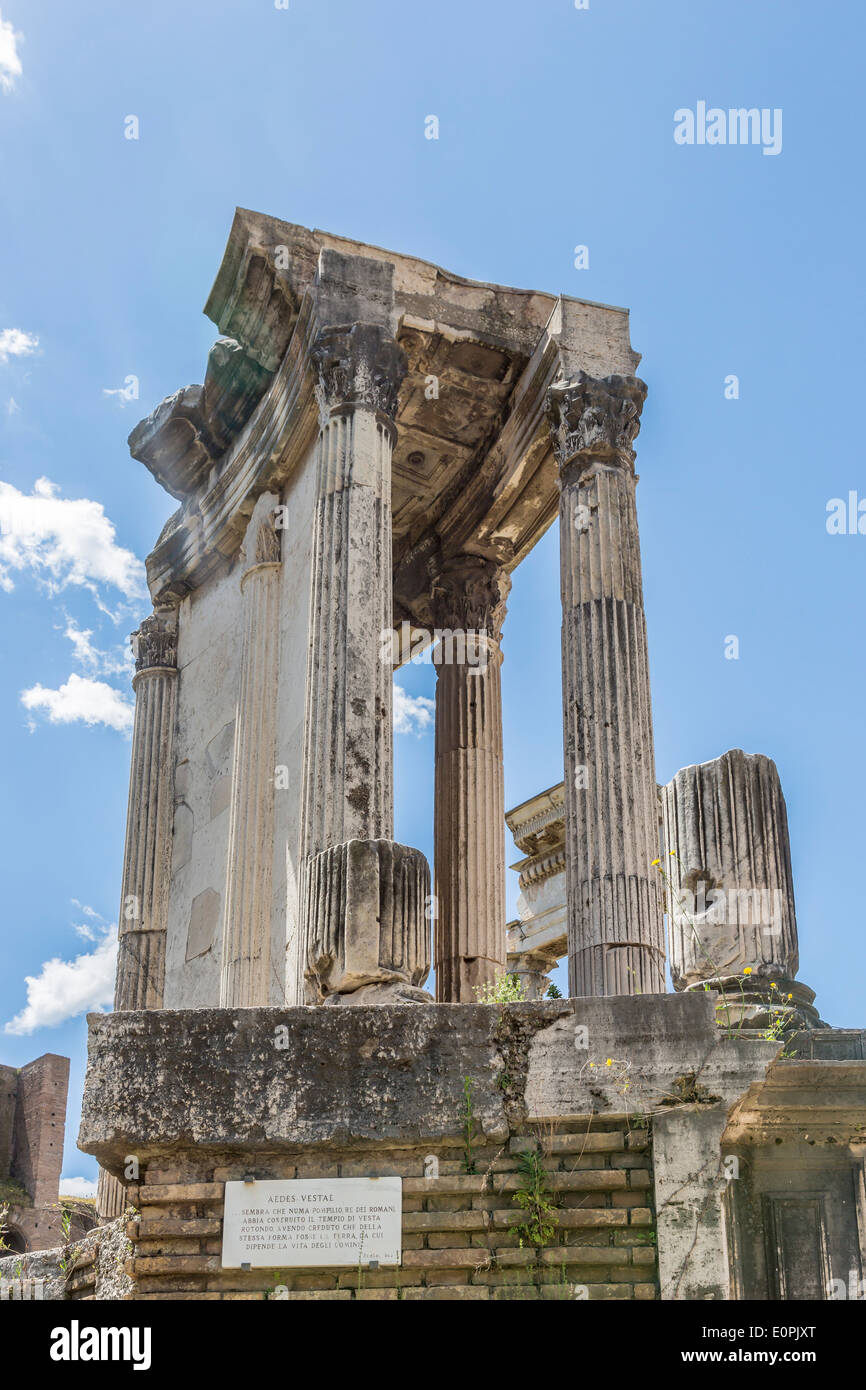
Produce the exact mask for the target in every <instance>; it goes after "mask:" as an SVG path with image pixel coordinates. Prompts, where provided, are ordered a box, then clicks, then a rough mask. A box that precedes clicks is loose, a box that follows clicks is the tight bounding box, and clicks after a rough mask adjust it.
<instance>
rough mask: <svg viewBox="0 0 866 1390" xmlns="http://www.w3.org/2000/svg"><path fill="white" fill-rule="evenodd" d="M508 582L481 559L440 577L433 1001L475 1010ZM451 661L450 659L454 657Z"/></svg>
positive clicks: (500, 938) (496, 836)
mask: <svg viewBox="0 0 866 1390" xmlns="http://www.w3.org/2000/svg"><path fill="white" fill-rule="evenodd" d="M509 588H510V580H509V579H508V576H507V575H506V574H505V572H504V571H503V570H501V569H500V568H499V567H498V566H497V565H495V564H494V563H492V562H487V561H484V560H483V559H481V558H480V557H465V558H464V559H462V561H460V562H458V563H457V564H453V563H452V564H451V565H450V566H449V567H448V569H447V570H446V571H445V572H444V573H443V574H440V575H439V577H438V579H437V581H436V583H435V585H434V594H433V611H434V615H435V618H436V622H437V623H438V624H441V625H442V626H441V628H437V632H442V633H443V635H442V636H441V637H440V640H439V643H438V645H437V647H436V648H434V654H433V655H434V661H436V663H437V678H436V780H435V843H436V852H435V867H436V889H435V895H436V917H435V919H434V920H435V931H434V941H435V948H434V958H435V967H436V998H437V999H438V1000H439V1001H440V1002H444V1003H469V1004H473V1003H475V1002H476V997H477V996H476V990H477V989H479V988H482V987H483V986H485V985H488V984H492V983H493V981H494V980H495V978H496V976H497V974H502V973H503V972H504V970H505V953H506V941H505V782H504V769H503V757H502V682H501V670H500V668H501V665H502V652H501V650H500V645H499V639H500V634H501V631H502V623H503V620H504V618H505V600H506V598H507V595H508V590H509ZM455 657H456V658H457V659H454V658H455Z"/></svg>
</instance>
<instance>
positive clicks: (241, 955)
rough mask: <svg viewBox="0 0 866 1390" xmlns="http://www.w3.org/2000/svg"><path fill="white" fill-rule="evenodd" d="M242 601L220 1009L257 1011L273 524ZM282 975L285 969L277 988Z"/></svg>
mask: <svg viewBox="0 0 866 1390" xmlns="http://www.w3.org/2000/svg"><path fill="white" fill-rule="evenodd" d="M241 593H242V596H243V606H244V636H243V653H242V658H241V682H240V694H239V697H238V712H237V723H236V726H235V750H234V766H233V769H232V800H231V812H230V818H229V845H228V861H227V862H228V868H227V876H226V891H225V916H224V918H223V943H222V968H221V973H220V1005H221V1007H222V1008H254V1007H255V1006H256V1005H266V1004H268V1003H269V1001H270V977H271V954H270V940H271V912H272V907H273V904H272V891H271V890H272V878H273V856H274V756H275V747H276V718H277V679H278V673H277V662H278V650H279V603H280V536H279V532H278V531H276V530H275V529H274V526H273V524H272V522H271V520H265V521H262V522H261V523H260V524H259V526H258V529H257V531H256V536H255V554H254V562H253V564H252V565H251V566H250V567H249V569H247V571H246V572H245V574H244V575H243V577H242V579H241ZM282 970H283V962H282V961H280V962H279V971H280V974H279V975H278V979H279V980H280V981H281V980H282Z"/></svg>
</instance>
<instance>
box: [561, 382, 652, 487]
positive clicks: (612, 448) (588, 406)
mask: <svg viewBox="0 0 866 1390" xmlns="http://www.w3.org/2000/svg"><path fill="white" fill-rule="evenodd" d="M646 394H647V388H646V385H645V383H644V382H643V381H641V380H640V378H639V377H636V376H606V377H591V376H588V375H587V373H586V372H578V374H577V376H575V377H572V378H571V380H570V381H564V382H558V383H556V384H555V385H554V386H551V388H550V390H549V391H548V393H547V415H548V419H549V421H550V433H551V440H552V442H553V451H554V453H555V455H556V461H557V463H558V464H559V466H560V469H564V468H565V467H566V465H568V464H570V463H571V462H572V461H573V460H575V459H576V460H578V462H579V463H581V464H589V463H592V462H596V461H597V462H602V463H609V464H614V465H619V466H620V467H626V468H631V467H632V465H633V463H634V453H635V451H634V448H633V444H634V441H635V439H636V438H637V436H638V432H639V430H640V416H641V411H642V409H643V403H644V401H645V400H646Z"/></svg>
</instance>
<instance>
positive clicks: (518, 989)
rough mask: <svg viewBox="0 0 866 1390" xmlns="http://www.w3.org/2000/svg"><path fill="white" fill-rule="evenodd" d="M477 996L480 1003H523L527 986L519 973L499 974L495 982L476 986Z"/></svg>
mask: <svg viewBox="0 0 866 1390" xmlns="http://www.w3.org/2000/svg"><path fill="white" fill-rule="evenodd" d="M475 998H476V1000H477V1002H478V1003H479V1004H522V1003H523V1002H524V1000H525V999H526V986H525V985H524V983H523V981H522V980H520V979H519V978H518V976H517V975H506V974H502V975H497V976H496V979H495V980H494V981H493V984H490V982H489V981H488V983H487V984H484V985H476V986H475Z"/></svg>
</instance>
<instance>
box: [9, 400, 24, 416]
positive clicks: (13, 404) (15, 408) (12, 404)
mask: <svg viewBox="0 0 866 1390" xmlns="http://www.w3.org/2000/svg"><path fill="white" fill-rule="evenodd" d="M6 414H7V415H20V414H21V407H20V405H19V404H18V402H17V401H16V399H15V397H14V396H10V397H9V400H8V401H7V402H6Z"/></svg>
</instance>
